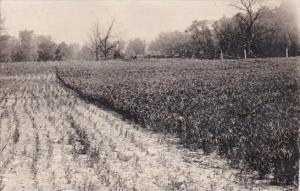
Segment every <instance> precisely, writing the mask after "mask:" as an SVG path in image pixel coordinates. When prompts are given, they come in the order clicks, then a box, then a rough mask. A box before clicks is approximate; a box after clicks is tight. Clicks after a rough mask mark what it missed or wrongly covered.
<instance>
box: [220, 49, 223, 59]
mask: <svg viewBox="0 0 300 191" xmlns="http://www.w3.org/2000/svg"><path fill="white" fill-rule="evenodd" d="M220 59H221V60H223V51H222V49H221V53H220Z"/></svg>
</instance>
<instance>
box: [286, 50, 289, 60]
mask: <svg viewBox="0 0 300 191" xmlns="http://www.w3.org/2000/svg"><path fill="white" fill-rule="evenodd" d="M285 57H287V58H288V57H289V49H288V48H285Z"/></svg>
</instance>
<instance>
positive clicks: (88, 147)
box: [0, 58, 300, 191]
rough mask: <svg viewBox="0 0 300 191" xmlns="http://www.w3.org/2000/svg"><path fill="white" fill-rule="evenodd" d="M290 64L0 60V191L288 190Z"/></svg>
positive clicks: (292, 113) (293, 81)
mask: <svg viewBox="0 0 300 191" xmlns="http://www.w3.org/2000/svg"><path fill="white" fill-rule="evenodd" d="M298 69H299V64H298V62H297V59H296V58H294V59H292V58H291V59H264V60H247V61H237V60H236V61H233V60H224V61H204V60H171V59H170V60H163V59H162V60H141V61H130V62H129V61H106V62H104V61H103V62H82V63H81V62H57V63H51V62H49V63H3V64H0V190H1V191H14V190H18V191H22V190H24V191H28V190H37V191H42V190H46V191H47V190H78V191H97V190H118V191H120V190H170V191H171V190H195V191H196V190H200V191H202V190H211V191H213V190H226V191H227V190H242V189H245V190H253V189H257V190H259V189H260V190H296V189H297V185H298V171H299V166H298V159H299V136H298V132H299V121H300V120H299V84H298V80H299V73H298V71H299V70H298Z"/></svg>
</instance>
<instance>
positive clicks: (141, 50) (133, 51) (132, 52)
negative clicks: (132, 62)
mask: <svg viewBox="0 0 300 191" xmlns="http://www.w3.org/2000/svg"><path fill="white" fill-rule="evenodd" d="M145 49H146V43H145V41H143V40H141V39H139V38H136V39H133V40H130V41H129V43H128V45H127V47H126V51H125V54H126V55H127V56H128V57H136V56H139V55H144V54H145Z"/></svg>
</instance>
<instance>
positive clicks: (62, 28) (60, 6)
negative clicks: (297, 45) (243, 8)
mask: <svg viewBox="0 0 300 191" xmlns="http://www.w3.org/2000/svg"><path fill="white" fill-rule="evenodd" d="M231 2H232V0H198V1H196V0H194V1H188V0H165V1H163V0H152V1H150V0H148V1H145V0H144V1H138V0H135V1H134V0H119V1H117V0H114V1H112V0H111V1H103V0H98V1H96V0H94V1H91V0H73V1H71V0H56V1H55V0H44V1H42V0H2V5H1V6H2V15H3V16H4V17H5V26H6V28H7V31H8V33H9V34H12V35H15V36H17V35H18V32H19V31H20V30H24V29H27V30H34V31H35V33H36V34H45V35H51V36H52V38H53V40H54V41H56V42H60V41H65V42H67V43H71V42H76V43H80V44H83V43H84V42H86V41H87V39H88V38H87V34H88V31H89V30H90V28H91V26H92V25H93V23H95V21H96V20H97V19H99V21H100V24H101V25H102V26H107V25H108V24H109V22H110V21H111V20H112V19H113V18H115V19H116V25H115V26H116V28H115V31H117V35H118V36H120V37H121V38H122V39H124V40H128V39H131V38H135V37H139V38H142V39H144V40H147V41H150V40H153V39H155V37H156V36H157V35H158V34H159V33H160V32H167V31H174V30H179V31H183V30H185V29H186V28H187V27H188V26H189V25H190V24H191V23H192V21H193V20H196V19H197V20H203V19H207V20H217V19H219V18H221V17H222V16H232V15H233V14H234V13H236V12H237V10H236V9H234V8H233V7H230V6H228V5H229V4H230V3H231ZM267 3H268V4H269V5H271V6H275V5H279V1H278V0H268V1H267Z"/></svg>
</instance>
